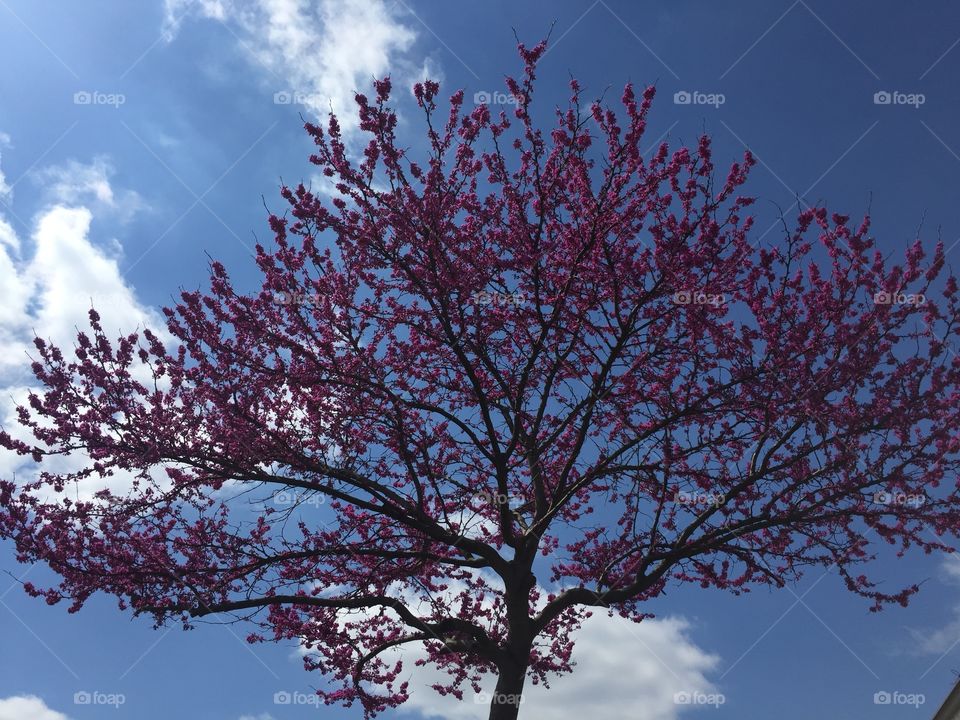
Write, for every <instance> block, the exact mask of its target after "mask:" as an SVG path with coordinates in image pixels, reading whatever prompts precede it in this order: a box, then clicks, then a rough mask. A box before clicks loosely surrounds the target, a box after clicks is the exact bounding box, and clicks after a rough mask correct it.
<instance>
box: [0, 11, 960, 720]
mask: <svg viewBox="0 0 960 720" xmlns="http://www.w3.org/2000/svg"><path fill="white" fill-rule="evenodd" d="M548 7H549V9H547V8H548ZM551 24H553V31H552V38H553V40H552V45H551V49H550V51H549V52H548V54H547V56H546V57H545V59H544V60H543V62H542V65H541V70H540V77H541V84H540V86H539V92H540V93H541V99H542V101H543V103H544V106H545V107H547V108H549V107H551V106H552V105H553V104H554V103H555V102H562V101H563V100H564V99H565V97H566V95H567V87H566V81H567V76H568V72H569V73H572V74H574V75H576V76H577V77H578V78H580V80H581V81H582V83H583V84H584V86H585V87H587V88H588V89H589V90H590V91H591V92H592V93H600V92H602V91H604V90H605V89H607V88H610V92H611V93H618V91H619V88H620V87H621V86H622V85H623V83H624V82H625V81H627V80H632V81H633V82H634V83H636V84H637V85H641V86H642V85H646V84H649V83H655V84H656V85H657V87H658V98H657V101H656V102H655V104H654V109H653V114H652V119H651V124H650V129H649V131H648V132H649V137H650V142H651V144H653V142H654V141H655V140H656V139H658V138H659V137H661V136H665V137H667V138H668V139H669V141H670V142H671V144H674V145H677V144H680V143H690V142H693V141H694V140H695V138H696V136H697V135H698V134H699V133H700V132H702V131H704V130H705V131H706V132H708V133H709V134H711V135H712V136H713V138H714V141H715V153H714V157H715V159H716V160H717V161H718V165H720V166H721V167H722V166H723V165H726V164H727V163H728V162H729V161H732V160H734V159H737V158H739V156H741V155H742V152H743V149H744V146H745V145H747V146H749V147H750V148H751V149H752V150H753V152H754V153H755V154H756V155H757V157H758V158H759V160H760V165H759V166H758V167H757V168H755V170H754V172H753V174H752V178H751V181H750V184H749V186H748V188H749V191H750V192H751V193H752V194H753V195H755V196H756V197H758V198H759V200H760V202H758V203H757V205H756V212H757V214H758V216H759V218H760V222H758V224H757V228H758V230H757V233H756V235H755V237H758V236H760V235H762V234H763V233H764V232H766V231H767V229H768V228H769V227H770V226H771V225H772V223H773V222H774V220H775V218H776V214H777V212H778V208H782V209H783V210H784V211H786V212H787V214H788V215H790V214H795V207H794V206H793V203H794V202H795V201H796V199H797V197H798V196H799V197H800V198H802V200H803V202H805V203H808V202H817V201H820V202H824V203H826V204H827V206H828V207H830V208H831V209H833V210H836V211H838V212H843V213H846V214H850V215H852V216H854V217H857V216H859V215H861V214H862V213H863V212H864V211H865V210H866V209H867V208H868V207H870V208H871V213H872V215H873V218H874V225H873V230H874V234H875V235H876V238H877V241H878V244H879V246H880V247H881V248H882V249H883V250H885V251H888V252H894V251H899V250H901V249H902V248H903V247H904V246H905V245H906V244H907V243H908V242H910V241H912V240H913V239H914V238H915V237H916V235H917V231H918V228H920V234H921V236H922V237H923V238H925V239H926V240H928V241H933V240H935V239H936V238H937V237H941V238H942V239H943V240H944V242H945V243H946V246H947V247H948V248H951V250H950V252H949V253H948V260H949V261H952V262H953V264H954V265H955V266H956V265H957V264H958V263H960V260H958V257H960V246H958V247H954V243H957V242H958V241H960V202H958V193H960V183H958V180H957V178H958V177H960V122H958V119H960V98H958V95H957V90H956V87H957V83H956V79H957V77H958V74H960V10H958V9H957V8H956V7H955V6H951V3H949V2H946V1H945V0H935V1H934V0H931V1H929V2H925V3H923V4H915V5H911V6H908V5H907V4H905V3H899V2H892V1H889V2H888V1H874V2H864V1H858V2H849V3H829V2H825V1H824V0H797V1H796V2H793V3H791V2H790V0H775V1H771V0H767V1H760V0H742V1H741V2H738V3H736V4H735V5H734V4H729V3H725V4H721V3H702V2H687V1H677V2H672V3H652V2H626V1H621V2H616V1H615V0H598V1H597V2H592V0H586V1H584V2H580V1H579V0H578V1H577V2H573V1H569V2H568V1H564V2H556V3H551V4H549V6H548V4H547V3H540V2H530V1H526V2H524V1H518V0H511V1H510V2H505V1H502V0H490V1H488V2H484V3H471V4H468V3H462V2H456V3H454V2H427V1H426V0H397V1H396V2H391V0H367V1H366V2H361V1H360V0H357V1H347V0H341V1H337V0H310V1H308V0H299V1H298V0H166V1H165V2H164V0H138V2H135V3H125V2H120V1H119V0H113V1H112V2H107V1H106V0H90V1H88V2H84V3H72V2H67V1H66V0H58V1H53V0H0V350H2V353H0V355H2V358H0V387H2V388H3V393H2V394H3V396H4V398H3V401H2V402H4V403H5V404H2V405H0V420H2V419H3V418H5V417H7V414H8V413H9V408H10V404H9V402H8V400H9V398H10V397H17V396H19V395H20V394H21V393H22V392H23V389H24V387H25V383H26V382H27V380H26V376H25V375H24V368H25V367H26V365H25V362H24V354H23V347H24V343H25V342H26V341H28V336H29V333H30V331H32V330H36V331H38V332H40V333H41V334H44V335H46V336H52V337H54V338H69V335H70V331H71V328H72V327H73V325H74V324H76V323H78V322H82V316H83V313H84V311H85V309H86V308H87V307H88V306H89V302H90V300H91V299H93V301H94V303H95V304H97V306H98V308H99V307H106V308H107V313H106V317H107V319H108V321H109V322H112V323H113V324H114V325H115V326H116V327H117V328H120V327H125V328H126V329H131V328H132V327H133V326H134V325H136V324H137V323H138V322H152V321H155V320H156V317H157V316H156V309H157V308H158V307H160V306H161V305H163V304H165V303H168V302H169V300H170V298H171V296H173V295H175V294H176V293H177V292H178V290H179V288H181V287H183V288H194V287H197V286H198V285H200V284H202V283H203V282H204V279H205V277H206V264H207V257H206V254H208V253H209V254H210V255H211V256H214V257H217V258H220V259H221V260H223V261H224V262H225V263H226V265H227V266H228V268H229V269H230V270H231V272H232V273H233V275H234V277H236V278H237V279H238V280H239V282H240V283H241V285H244V284H246V286H248V287H253V284H254V283H255V282H256V280H257V278H256V275H255V273H254V272H253V270H254V269H253V265H252V263H251V261H250V255H251V248H252V246H253V243H254V242H256V239H257V238H259V239H261V240H266V239H269V231H268V228H267V226H266V221H265V220H266V214H267V211H266V209H265V208H264V204H266V206H267V207H271V208H279V207H281V202H280V201H279V198H278V194H277V187H278V184H279V182H280V179H281V178H283V179H284V180H285V181H287V182H294V181H297V180H300V179H304V180H309V179H310V177H311V166H310V165H309V164H308V163H307V161H306V158H307V155H308V154H309V152H310V143H309V141H308V139H307V137H306V135H305V134H304V132H303V130H302V127H301V120H300V117H299V115H300V114H302V115H303V116H304V117H305V118H308V119H310V118H313V117H315V116H316V114H317V113H323V111H324V110H325V109H326V108H327V107H330V106H331V105H332V106H333V107H335V108H343V107H345V104H346V103H348V102H349V98H350V96H351V95H352V90H353V89H355V88H362V89H365V88H367V87H368V85H369V80H370V78H372V77H373V76H374V75H383V74H387V73H390V74H392V76H393V77H394V79H395V81H396V82H395V84H397V85H409V84H410V83H411V82H412V81H413V79H414V78H417V77H420V76H422V75H423V74H425V73H426V74H429V75H431V76H433V77H437V78H439V79H441V80H442V82H443V84H444V87H445V88H447V89H449V90H451V91H452V89H453V88H458V87H463V88H465V89H466V91H467V97H468V99H470V98H472V97H473V96H474V93H477V92H486V93H494V92H497V91H503V89H504V88H503V84H502V76H503V75H504V73H507V72H515V71H517V69H518V68H517V62H516V56H515V52H514V38H513V29H516V31H517V33H518V34H519V36H520V37H521V38H522V39H524V40H526V41H529V42H531V43H532V42H535V41H536V40H537V39H539V38H541V37H543V36H544V35H545V34H546V33H547V32H548V31H549V29H550V26H551ZM684 93H687V94H684ZM877 93H881V94H880V95H877ZM883 93H886V94H883ZM614 97H616V95H614ZM687 98H689V99H690V100H691V102H689V103H684V102H683V100H685V99H687ZM290 99H292V100H295V101H297V102H285V101H286V100H290ZM887 99H889V100H890V102H883V101H884V100H887ZM400 109H401V113H402V114H403V123H404V124H403V129H402V130H401V132H404V133H407V134H406V135H405V136H406V137H408V138H409V141H410V143H412V144H415V143H416V142H417V141H418V139H419V134H418V133H419V129H418V128H417V126H416V124H415V123H416V119H415V116H414V114H413V113H412V112H410V106H409V104H408V101H406V100H404V101H402V102H401V105H400ZM404 111H406V112H404ZM776 233H777V230H776V229H774V230H772V231H771V232H770V234H769V235H767V236H766V238H765V240H766V241H767V242H772V241H774V240H775V239H776ZM4 422H5V424H6V421H5V420H4ZM14 469H16V464H15V462H14V461H13V459H11V458H9V457H4V458H0V474H6V473H10V472H12V471H13V470H14ZM0 570H3V571H5V572H7V573H10V575H2V576H0V720H35V719H37V718H39V719H40V720H63V718H72V719H75V720H84V719H87V718H103V717H107V718H112V717H116V718H128V717H129V718H138V719H143V720H152V719H153V718H167V717H170V716H171V715H175V716H180V717H186V718H197V719H204V720H206V719H209V720H238V719H240V718H244V719H245V720H251V719H256V720H269V719H271V718H272V719H273V720H285V719H286V718H290V719H291V720H292V719H295V718H307V717H315V716H317V714H318V713H322V714H323V716H324V717H331V718H341V717H342V718H352V717H358V713H357V712H356V711H345V710H340V709H335V708H322V709H319V710H318V709H317V708H316V707H315V706H313V705H309V704H303V703H302V701H303V700H304V698H305V697H306V695H297V696H294V697H293V699H294V702H293V703H291V704H277V703H276V702H275V701H274V699H275V694H276V693H278V692H288V693H309V691H310V687H311V686H312V685H316V684H318V683H320V682H321V679H320V678H318V677H311V676H309V675H307V674H306V673H305V672H304V671H303V669H302V667H301V665H300V660H299V657H298V654H297V650H296V648H295V647H294V646H292V645H290V646H276V645H257V646H249V645H247V644H246V643H245V642H244V640H243V638H244V636H245V635H246V632H247V629H246V628H244V627H242V626H202V625H201V626H200V627H199V628H198V629H196V630H194V631H192V632H189V633H185V632H182V631H181V630H179V629H178V628H173V629H172V630H170V631H166V630H161V631H154V630H152V629H151V627H150V626H149V623H148V622H147V621H145V620H132V619H131V618H130V617H129V616H128V615H125V614H122V613H120V612H119V611H118V610H117V609H116V605H115V602H114V601H112V600H110V599H109V598H97V599H95V600H93V601H91V602H90V604H89V605H88V607H87V608H86V609H85V610H84V611H83V612H82V613H80V614H79V615H68V614H67V612H66V608H65V607H61V606H55V607H48V606H46V605H43V604H42V603H39V602H37V601H34V600H31V599H30V598H28V597H26V596H25V595H24V593H23V592H22V591H21V590H20V589H19V588H18V587H17V586H16V584H15V582H14V580H13V578H20V577H21V576H23V575H24V573H25V572H29V573H30V574H29V575H28V576H27V579H34V578H36V579H42V577H43V571H42V569H40V568H25V567H22V566H19V565H17V564H16V563H15V561H14V559H13V554H12V550H11V548H10V547H9V545H0ZM874 574H875V575H876V576H877V577H880V578H882V579H883V580H884V581H885V582H886V583H888V584H889V586H890V587H899V586H900V585H902V584H909V583H913V582H920V581H926V582H925V584H924V587H923V591H922V592H921V594H920V596H919V597H918V598H917V599H916V600H915V601H914V602H913V603H912V604H911V606H910V607H909V608H907V609H901V608H896V609H894V608H891V609H888V610H886V611H884V612H882V613H880V614H871V613H869V612H868V611H867V603H866V602H865V601H862V600H860V599H858V598H856V597H854V596H850V595H848V594H847V593H846V591H845V589H844V588H843V586H842V583H841V582H840V580H839V578H838V577H837V576H836V574H834V573H829V572H827V573H823V572H820V571H813V572H812V573H811V574H810V575H809V576H808V577H807V578H806V579H805V580H804V581H803V582H802V583H801V584H800V585H799V586H798V587H794V588H792V589H788V590H781V591H778V592H767V591H765V590H763V591H758V592H754V593H752V594H751V595H749V596H746V597H741V598H734V597H731V596H729V595H725V594H722V593H719V592H704V591H701V590H699V589H697V588H674V589H671V590H670V591H669V592H668V593H667V594H666V595H665V596H664V597H662V598H660V599H659V600H657V602H656V603H655V606H654V608H653V609H654V611H656V612H657V613H658V616H659V618H660V619H658V620H656V621H652V622H650V623H644V624H643V625H641V626H638V627H623V626H622V625H620V624H617V623H618V622H619V621H608V620H606V619H598V620H596V621H595V622H593V623H592V624H588V625H587V626H586V628H585V630H584V637H583V638H582V639H581V645H580V647H581V651H580V652H581V654H580V656H579V657H580V661H581V668H579V670H578V672H577V673H575V674H574V675H573V676H568V677H566V678H564V679H563V680H560V681H558V682H557V683H556V689H555V693H554V697H553V699H548V698H547V697H544V699H543V703H542V704H540V705H539V707H540V712H533V713H529V714H528V715H527V717H534V716H543V717H546V716H547V715H549V716H551V717H557V718H560V720H565V719H566V718H573V717H580V716H581V715H583V714H584V713H586V712H590V711H591V709H593V710H594V712H592V714H593V715H594V716H597V717H631V718H636V719H637V720H661V719H662V720H672V719H673V718H686V717H703V718H716V719H717V720H723V719H726V718H734V717H736V718H739V719H744V718H768V717H770V716H771V715H772V714H774V713H775V714H776V715H777V716H778V717H780V718H781V719H782V720H793V719H797V720H799V719H801V718H803V719H806V718H809V717H811V716H814V715H821V716H827V717H844V718H923V717H929V716H931V715H932V714H933V712H934V711H935V709H936V706H937V705H938V703H939V702H940V700H941V699H942V697H943V696H944V695H945V694H946V693H947V692H948V690H949V688H950V686H951V684H952V683H953V681H954V680H955V677H956V673H957V672H960V643H958V641H960V565H957V564H952V563H949V562H946V561H945V560H944V559H943V558H939V557H917V556H908V557H907V558H905V559H903V560H900V561H896V560H894V559H891V558H885V559H883V560H882V561H880V562H878V564H877V567H876V569H875V572H874ZM11 576H12V577H11ZM955 643H957V644H956V646H955ZM576 657H577V655H575V658H576ZM611 668H615V670H614V671H612V670H611ZM684 691H689V692H702V693H713V694H717V693H722V695H723V697H724V699H725V702H723V704H721V705H719V706H716V707H715V706H713V705H706V706H690V705H683V704H679V705H678V704H676V703H675V702H674V701H673V695H674V693H676V692H684ZM883 692H888V693H894V692H900V693H902V695H899V696H897V697H898V698H899V700H900V701H901V702H900V704H894V703H891V704H889V705H884V704H881V705H878V704H875V702H874V696H875V694H876V693H883ZM77 693H81V695H77ZM82 693H89V694H90V695H89V696H84V695H82ZM908 695H915V696H920V695H922V696H923V697H924V698H925V703H923V704H920V705H919V707H915V706H914V705H909V704H903V702H902V701H904V700H905V698H906V696H908ZM120 696H122V699H123V703H122V704H121V705H119V706H117V707H114V706H113V705H104V704H101V703H105V702H110V701H111V699H112V700H118V699H119V698H120ZM86 697H89V698H90V700H91V702H90V703H86V704H85V703H83V702H82V701H83V700H84V699H85V698H86ZM77 700H79V701H81V702H76V701H77ZM298 701H301V702H299V704H297V702H298ZM531 702H533V701H531ZM538 702H539V701H538ZM598 707H599V708H602V709H601V710H596V708H598ZM402 715H403V716H404V717H413V718H417V717H428V716H434V717H449V718H460V717H462V718H472V717H483V716H484V715H483V709H482V707H480V706H476V707H472V706H467V707H459V708H451V707H450V706H448V705H444V704H443V703H442V702H441V701H440V700H439V699H437V698H436V697H435V696H434V695H433V694H432V691H430V690H429V689H426V688H421V689H420V690H419V691H418V692H417V693H416V694H415V698H414V702H413V703H412V704H411V707H410V708H408V709H407V710H406V711H405V712H404V713H402ZM400 716H401V713H393V714H388V717H400Z"/></svg>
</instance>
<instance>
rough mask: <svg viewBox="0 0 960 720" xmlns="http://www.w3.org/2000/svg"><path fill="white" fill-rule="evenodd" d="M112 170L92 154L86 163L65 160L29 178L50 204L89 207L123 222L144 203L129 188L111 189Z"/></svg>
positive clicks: (108, 164)
mask: <svg viewBox="0 0 960 720" xmlns="http://www.w3.org/2000/svg"><path fill="white" fill-rule="evenodd" d="M114 172H115V171H114V168H113V165H111V164H110V162H109V161H108V160H107V159H106V158H104V157H96V158H94V159H93V161H92V162H90V163H81V162H77V161H76V160H68V161H67V162H66V163H65V164H63V165H57V166H54V167H49V168H46V169H44V170H40V171H39V172H37V173H35V174H34V176H33V179H34V180H35V181H36V182H37V183H38V184H39V185H40V187H42V188H43V191H44V195H45V196H46V198H47V200H48V201H49V202H51V203H52V204H54V205H68V206H86V207H91V208H93V209H95V210H99V211H100V212H104V213H108V214H109V215H110V216H111V217H117V216H119V219H120V220H121V221H126V220H129V219H130V218H132V217H133V215H134V214H135V213H137V212H139V211H141V210H144V209H145V208H146V205H145V203H144V202H143V199H142V198H141V197H140V195H139V194H137V193H136V192H134V191H133V190H122V191H115V190H114V188H113V185H112V184H111V180H110V178H111V177H112V176H113V175H114Z"/></svg>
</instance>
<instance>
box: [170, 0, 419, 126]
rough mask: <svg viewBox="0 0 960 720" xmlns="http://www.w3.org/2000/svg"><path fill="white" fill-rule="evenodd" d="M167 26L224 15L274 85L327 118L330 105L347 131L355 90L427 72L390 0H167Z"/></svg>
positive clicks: (172, 31)
mask: <svg viewBox="0 0 960 720" xmlns="http://www.w3.org/2000/svg"><path fill="white" fill-rule="evenodd" d="M165 7H166V19H165V22H164V33H165V35H166V37H167V38H168V39H169V40H172V39H173V38H174V37H175V36H176V33H177V32H178V30H179V29H180V27H181V25H182V23H183V20H184V18H186V17H189V16H199V17H203V18H208V19H215V20H219V21H221V22H224V23H226V24H227V25H228V27H230V29H231V31H232V32H233V33H234V34H235V35H236V36H237V38H238V43H239V46H240V48H241V51H242V52H243V53H244V54H246V55H247V56H248V57H249V59H250V60H252V61H253V62H254V63H255V64H257V65H259V66H261V67H262V68H263V69H264V70H266V71H267V78H266V79H267V81H268V82H269V83H270V84H271V85H272V86H273V88H272V91H271V92H293V93H300V94H302V95H303V96H304V98H303V99H304V105H305V106H306V107H307V109H308V110H309V111H310V112H312V113H314V114H315V115H317V116H320V117H326V114H327V112H328V111H329V110H330V108H331V107H332V108H333V110H334V111H335V112H337V113H338V115H339V116H340V120H341V125H342V126H343V128H344V130H345V131H346V132H349V131H350V130H352V129H355V127H356V119H355V118H354V113H353V112H352V107H353V95H354V93H355V92H356V91H357V90H361V91H363V92H369V90H370V83H371V80H372V79H373V78H374V77H382V76H384V75H387V74H394V75H395V76H396V75H398V74H399V75H402V76H403V77H404V78H407V77H411V78H412V77H414V76H416V75H418V74H422V68H423V65H422V63H421V66H420V67H419V68H418V67H417V64H416V63H413V62H411V61H410V59H409V57H407V54H408V53H409V51H410V49H411V47H412V45H413V43H414V41H415V39H416V37H417V36H416V33H415V32H414V31H413V30H412V29H411V27H409V26H408V25H407V24H404V23H403V22H402V21H401V19H400V18H399V17H398V16H397V15H396V14H395V9H394V8H395V6H394V5H390V4H388V3H387V2H386V1H385V0H319V1H318V2H309V1H308V0H165Z"/></svg>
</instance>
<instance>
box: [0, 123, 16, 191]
mask: <svg viewBox="0 0 960 720" xmlns="http://www.w3.org/2000/svg"><path fill="white" fill-rule="evenodd" d="M9 146H10V136H9V135H7V134H6V133H3V132H0V147H9ZM2 160H3V153H0V161H2ZM12 192H13V189H12V188H11V187H10V186H9V185H8V184H7V178H6V176H5V175H4V174H3V167H2V166H0V200H2V201H4V202H6V201H8V200H9V199H10V195H11V193H12Z"/></svg>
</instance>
